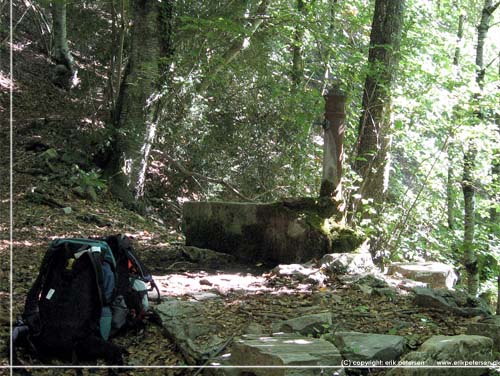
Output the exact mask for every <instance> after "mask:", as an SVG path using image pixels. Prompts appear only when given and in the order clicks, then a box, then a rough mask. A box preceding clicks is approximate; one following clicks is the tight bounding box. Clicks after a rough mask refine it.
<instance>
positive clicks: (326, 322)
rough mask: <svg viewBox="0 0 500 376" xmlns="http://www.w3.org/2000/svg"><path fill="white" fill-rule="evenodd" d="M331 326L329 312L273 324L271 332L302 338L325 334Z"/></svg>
mask: <svg viewBox="0 0 500 376" xmlns="http://www.w3.org/2000/svg"><path fill="white" fill-rule="evenodd" d="M331 326H332V314H331V312H324V313H317V314H313V315H306V316H301V317H296V318H293V319H290V320H285V321H282V322H279V323H275V324H273V326H272V327H273V332H283V333H300V334H302V335H304V336H308V335H319V334H323V333H326V332H327V331H328V330H329V328H330V327H331Z"/></svg>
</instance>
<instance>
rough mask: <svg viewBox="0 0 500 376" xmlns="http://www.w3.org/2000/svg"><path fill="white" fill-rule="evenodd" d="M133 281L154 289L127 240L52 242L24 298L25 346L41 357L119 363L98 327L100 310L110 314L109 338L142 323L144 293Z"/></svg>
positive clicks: (115, 349) (117, 353) (114, 348)
mask: <svg viewBox="0 0 500 376" xmlns="http://www.w3.org/2000/svg"><path fill="white" fill-rule="evenodd" d="M103 266H105V267H103ZM136 280H138V281H140V282H142V283H143V284H145V283H146V282H147V283H149V284H150V286H151V287H150V289H153V288H155V287H156V286H155V284H154V281H153V279H152V277H151V275H150V274H149V273H148V272H147V270H145V268H144V266H143V265H142V263H141V262H140V261H139V259H138V258H137V256H136V255H135V254H134V252H133V249H132V244H131V242H130V239H129V238H127V237H125V236H122V235H116V236H110V237H108V238H105V239H78V238H76V239H57V240H54V241H53V242H52V243H51V245H50V247H49V249H48V250H47V252H46V254H45V257H44V259H43V261H42V265H41V267H40V271H39V274H38V277H37V279H36V280H35V283H34V284H33V286H32V287H31V289H30V290H29V292H28V295H27V298H26V304H25V309H24V313H23V320H24V323H25V324H26V325H27V326H28V340H29V341H28V342H29V343H30V344H31V345H32V347H33V348H34V349H35V350H36V352H37V354H38V355H39V356H40V357H42V358H45V357H60V358H66V359H71V360H72V361H77V360H90V359H96V358H103V359H105V360H106V361H108V362H109V363H112V364H121V363H122V360H121V358H122V350H121V349H120V348H119V347H118V346H115V345H113V344H112V343H111V342H109V341H107V338H103V336H102V335H101V331H100V330H99V325H100V320H101V315H102V312H104V311H103V308H104V307H111V310H112V311H113V320H112V321H113V325H112V326H113V327H112V330H111V332H112V334H113V333H116V332H117V331H119V330H120V329H122V328H124V327H128V326H132V325H137V324H138V323H141V322H142V321H143V320H144V318H145V316H146V315H145V313H146V310H147V291H144V289H142V290H138V289H136V288H135V289H134V281H136ZM106 281H107V282H108V283H106ZM110 281H111V283H109V282H110ZM110 286H112V287H114V288H113V289H112V290H111V291H108V290H110ZM158 296H159V295H158ZM145 304H146V306H145ZM115 306H117V307H115ZM115 313H116V317H115Z"/></svg>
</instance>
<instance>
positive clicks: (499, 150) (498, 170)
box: [490, 52, 500, 315]
mask: <svg viewBox="0 0 500 376" xmlns="http://www.w3.org/2000/svg"><path fill="white" fill-rule="evenodd" d="M498 58H499V59H498V74H499V75H500V52H499V54H498ZM498 89H499V90H500V85H499V86H498ZM499 106H500V104H499ZM499 108H500V107H499ZM495 123H496V126H497V140H499V142H500V109H497V113H496V114H495ZM491 174H492V182H493V193H492V196H491V197H490V201H491V204H490V205H491V207H490V225H491V229H490V233H491V239H490V240H491V241H492V242H494V241H498V239H499V238H500V223H499V219H500V216H499V215H498V210H499V209H498V205H499V204H500V192H499V190H500V146H499V145H498V143H497V147H496V148H495V149H494V153H493V161H492V167H491ZM498 263H499V267H500V260H498ZM496 313H497V315H500V274H499V275H498V296H497V312H496Z"/></svg>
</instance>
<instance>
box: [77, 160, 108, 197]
mask: <svg viewBox="0 0 500 376" xmlns="http://www.w3.org/2000/svg"><path fill="white" fill-rule="evenodd" d="M73 171H74V175H73V176H72V177H71V178H70V184H71V186H73V189H74V191H75V192H76V193H77V194H79V195H80V196H82V197H85V198H89V199H91V200H92V201H96V200H97V194H98V193H99V192H105V191H106V190H107V183H106V181H105V180H104V179H103V178H102V177H101V173H100V172H99V171H97V170H92V171H88V172H87V171H83V170H81V169H80V168H79V167H78V166H77V165H74V166H73Z"/></svg>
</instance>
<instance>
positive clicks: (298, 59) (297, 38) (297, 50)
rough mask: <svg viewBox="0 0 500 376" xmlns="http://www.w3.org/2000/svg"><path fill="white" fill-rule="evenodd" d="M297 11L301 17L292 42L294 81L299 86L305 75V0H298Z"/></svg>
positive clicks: (295, 85)
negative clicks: (303, 45)
mask: <svg viewBox="0 0 500 376" xmlns="http://www.w3.org/2000/svg"><path fill="white" fill-rule="evenodd" d="M297 13H298V17H300V20H299V22H297V25H296V26H295V33H294V36H293V43H292V74H291V76H292V82H293V84H294V87H295V88H297V87H298V86H299V85H300V83H301V82H302V77H303V75H304V60H303V59H302V43H303V39H304V26H303V25H302V22H303V20H302V17H303V16H304V15H305V4H304V0H297Z"/></svg>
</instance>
